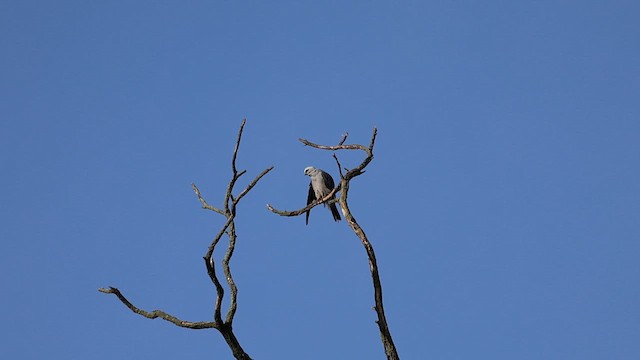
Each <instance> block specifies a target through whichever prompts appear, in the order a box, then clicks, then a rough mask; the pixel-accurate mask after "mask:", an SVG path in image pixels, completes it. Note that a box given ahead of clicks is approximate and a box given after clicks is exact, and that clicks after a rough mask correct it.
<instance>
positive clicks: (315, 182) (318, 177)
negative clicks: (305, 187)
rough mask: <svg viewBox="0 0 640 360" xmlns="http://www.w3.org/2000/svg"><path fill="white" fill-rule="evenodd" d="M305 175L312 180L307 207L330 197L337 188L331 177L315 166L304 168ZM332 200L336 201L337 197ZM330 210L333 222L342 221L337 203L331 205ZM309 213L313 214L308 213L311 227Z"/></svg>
mask: <svg viewBox="0 0 640 360" xmlns="http://www.w3.org/2000/svg"><path fill="white" fill-rule="evenodd" d="M304 174H305V175H307V176H309V177H310V178H311V182H310V183H309V195H307V205H309V204H311V203H312V202H314V201H316V200H321V199H322V198H324V197H325V196H327V195H329V193H330V192H331V190H333V188H334V187H335V184H334V182H333V178H332V177H331V175H329V174H328V173H327V172H325V171H323V170H321V169H316V168H314V167H313V166H307V167H306V168H304ZM331 198H332V199H335V195H334V196H332V197H331ZM324 205H325V207H326V206H327V205H326V204H324ZM329 209H330V210H331V214H332V215H333V220H335V221H340V219H341V218H340V213H339V212H338V208H337V207H336V203H331V204H329ZM309 212H311V210H308V211H307V219H306V220H307V225H309Z"/></svg>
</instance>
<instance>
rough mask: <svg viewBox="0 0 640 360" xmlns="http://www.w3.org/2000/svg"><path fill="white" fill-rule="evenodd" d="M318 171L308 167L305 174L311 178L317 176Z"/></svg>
mask: <svg viewBox="0 0 640 360" xmlns="http://www.w3.org/2000/svg"><path fill="white" fill-rule="evenodd" d="M317 171H318V169H316V168H314V167H313V166H307V167H306V168H304V174H305V175H307V176H311V175H313V174H315V173H316V172H317Z"/></svg>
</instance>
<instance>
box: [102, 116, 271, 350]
mask: <svg viewBox="0 0 640 360" xmlns="http://www.w3.org/2000/svg"><path fill="white" fill-rule="evenodd" d="M245 121H246V120H243V121H242V124H241V125H240V131H239V132H238V138H237V140H236V146H235V149H234V150H233V156H232V158H231V172H232V175H231V180H230V181H229V185H228V186H227V191H226V194H225V197H224V205H223V207H222V208H218V207H215V206H212V205H209V203H207V201H206V200H205V199H204V198H203V197H202V195H201V194H200V190H199V189H198V187H197V186H196V184H192V188H193V191H194V192H195V194H196V196H197V197H198V200H199V201H200V203H201V204H202V208H203V209H206V210H211V211H214V212H216V213H218V214H220V215H222V216H224V217H225V218H226V219H227V221H226V222H225V224H224V225H223V226H222V228H221V229H220V231H219V232H218V233H217V234H216V236H215V237H214V238H213V241H212V242H211V245H209V248H208V249H207V252H206V254H205V255H204V264H205V267H206V269H207V274H208V275H209V278H210V279H211V281H212V282H213V285H214V286H215V288H216V300H215V305H214V313H213V321H199V322H191V321H185V320H181V319H179V318H177V317H175V316H173V315H170V314H167V313H166V312H164V311H162V310H153V311H151V312H149V311H145V310H142V309H139V308H138V307H136V306H135V305H133V304H132V303H131V302H129V300H127V299H126V298H125V297H124V295H122V293H121V292H120V290H118V289H117V288H115V287H108V288H100V289H98V291H100V292H103V293H106V294H114V295H116V296H117V297H118V299H119V300H120V301H121V302H122V303H123V304H124V305H126V306H127V307H128V308H129V309H131V311H133V312H134V313H136V314H138V315H142V316H144V317H146V318H149V319H155V318H161V319H164V320H166V321H169V322H171V323H173V324H175V325H176V326H180V327H184V328H188V329H217V330H218V331H219V332H220V333H221V334H222V336H223V337H224V340H225V341H226V342H227V345H228V346H229V348H230V349H231V352H232V353H233V356H234V357H235V358H236V359H243V360H250V359H251V357H249V355H248V354H247V353H246V352H245V351H244V350H243V349H242V346H240V342H239V341H238V339H237V338H236V336H235V334H234V333H233V326H232V325H233V318H234V316H235V313H236V309H237V296H238V287H237V286H236V284H235V282H234V281H233V276H232V274H231V268H230V267H229V261H230V260H231V257H232V256H233V251H234V249H235V245H236V240H237V235H236V226H235V217H236V208H237V206H238V203H239V202H240V200H242V198H243V197H244V196H245V195H246V194H247V193H248V192H249V191H251V189H253V187H254V186H256V184H257V183H258V181H260V179H261V178H262V177H263V176H265V175H266V174H267V173H268V172H269V171H271V170H272V169H273V166H271V167H269V168H267V169H265V170H264V171H262V172H261V173H260V174H259V175H258V176H256V177H255V178H254V179H253V181H251V182H250V183H249V185H247V187H246V188H245V189H244V190H242V191H241V192H240V193H239V194H237V195H233V189H234V187H235V185H236V182H237V181H238V179H239V178H240V177H241V176H242V175H244V174H245V173H246V170H241V171H238V169H237V168H236V158H237V156H238V148H239V147H240V140H241V139H242V130H243V129H244V124H245ZM224 235H227V237H228V238H229V245H228V246H227V251H226V253H225V254H224V257H223V258H222V270H223V272H224V276H225V278H226V280H227V285H228V286H229V290H230V291H231V298H230V301H229V308H228V309H227V314H226V316H225V319H224V320H223V319H222V309H221V307H222V299H223V297H224V287H223V286H222V284H221V283H220V280H219V279H218V276H217V275H216V270H215V262H214V259H213V252H214V250H215V249H216V246H217V245H218V242H219V241H220V239H221V238H222V237H223V236H224Z"/></svg>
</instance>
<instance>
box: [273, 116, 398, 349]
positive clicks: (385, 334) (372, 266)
mask: <svg viewBox="0 0 640 360" xmlns="http://www.w3.org/2000/svg"><path fill="white" fill-rule="evenodd" d="M377 134H378V130H377V129H376V128H374V129H373V135H372V136H371V142H370V143H369V146H368V147H367V146H364V145H359V144H350V145H344V142H345V141H346V139H347V136H348V134H345V135H343V137H342V139H341V140H340V142H339V143H338V145H333V146H328V145H320V144H316V143H312V142H311V141H308V140H306V139H299V141H300V142H301V143H303V144H304V145H305V146H311V147H313V148H316V149H321V150H331V151H337V150H361V151H364V152H365V154H366V157H365V158H364V160H363V161H362V162H361V163H360V165H358V166H356V167H355V168H353V169H351V170H347V173H346V174H344V175H343V173H342V166H341V165H340V161H339V160H338V157H337V156H336V155H335V154H334V155H333V157H334V159H335V161H336V164H337V166H338V171H339V173H340V185H339V186H337V187H336V189H334V190H333V191H332V192H331V193H330V194H329V195H327V196H326V197H325V198H323V199H321V201H319V202H318V203H313V204H310V205H308V206H306V207H304V208H302V209H299V210H294V211H281V210H276V209H275V208H273V207H272V206H271V205H267V208H268V209H269V210H271V211H272V212H274V213H276V214H278V215H281V216H298V215H301V214H304V213H305V212H306V211H307V210H309V209H311V208H313V207H314V206H317V205H318V204H321V203H322V202H324V201H327V200H328V199H330V198H331V196H333V194H335V193H336V192H337V191H338V188H340V197H339V199H338V203H339V204H340V208H342V213H343V214H344V216H345V219H346V220H347V223H348V224H349V227H351V229H352V230H353V232H354V233H355V234H356V236H357V237H358V238H359V239H360V241H361V242H362V245H363V247H364V248H365V251H366V252H367V257H368V259H369V270H370V272H371V278H372V280H373V290H374V301H375V306H374V309H375V311H376V314H377V315H378V320H377V321H376V323H377V324H378V328H379V330H380V337H381V340H382V345H383V347H384V351H385V354H386V356H387V359H389V360H398V359H399V357H398V352H397V350H396V347H395V344H394V343H393V339H392V338H391V332H390V330H389V326H388V324H387V319H386V316H385V313H384V306H383V302H382V284H381V283H380V275H379V272H378V263H377V261H376V255H375V252H374V250H373V246H372V245H371V242H370V241H369V239H368V238H367V235H366V234H365V232H364V230H363V229H362V227H360V225H359V224H358V222H357V221H356V219H355V217H354V216H353V214H352V213H351V210H350V209H349V203H348V201H347V200H348V195H349V185H350V181H351V179H353V178H354V177H356V176H359V175H362V174H363V173H364V172H365V170H364V169H365V168H366V167H367V165H369V163H370V162H371V161H372V160H373V147H374V145H375V140H376V136H377Z"/></svg>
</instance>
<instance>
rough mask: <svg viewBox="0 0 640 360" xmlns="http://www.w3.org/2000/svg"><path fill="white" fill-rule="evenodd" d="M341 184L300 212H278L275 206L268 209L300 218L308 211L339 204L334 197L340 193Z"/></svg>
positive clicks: (299, 210) (268, 205)
mask: <svg viewBox="0 0 640 360" xmlns="http://www.w3.org/2000/svg"><path fill="white" fill-rule="evenodd" d="M340 188H341V186H340V184H338V186H336V187H335V188H334V189H333V190H331V192H330V193H329V194H327V196H325V197H323V198H322V199H320V200H316V201H314V202H312V203H311V204H309V205H307V206H305V207H303V208H302V209H298V210H292V211H287V210H278V209H276V208H274V207H273V206H271V204H267V209H269V211H271V212H272V213H275V214H278V215H280V216H288V217H291V216H299V215H302V214H304V213H306V212H307V211H309V210H311V209H313V208H314V207H316V206H318V205H320V204H326V205H329V204H333V203H336V202H338V199H332V197H333V196H334V195H335V194H336V193H337V192H338V191H340Z"/></svg>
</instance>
